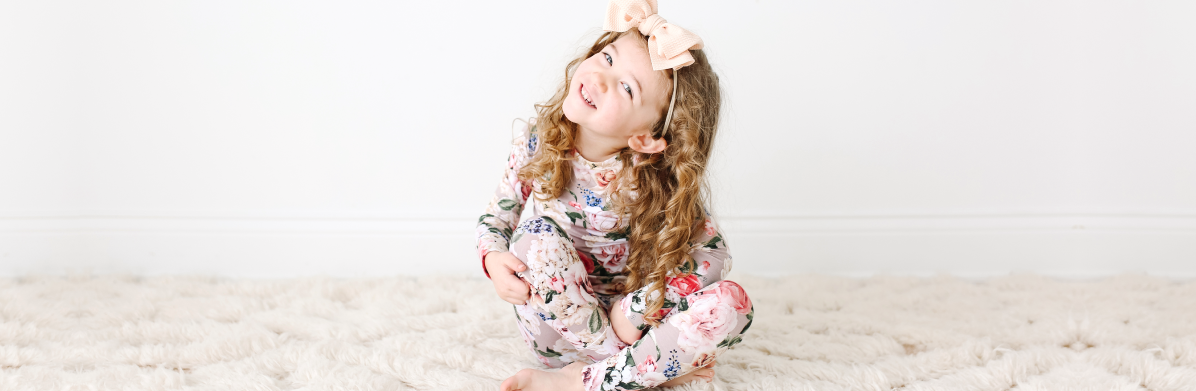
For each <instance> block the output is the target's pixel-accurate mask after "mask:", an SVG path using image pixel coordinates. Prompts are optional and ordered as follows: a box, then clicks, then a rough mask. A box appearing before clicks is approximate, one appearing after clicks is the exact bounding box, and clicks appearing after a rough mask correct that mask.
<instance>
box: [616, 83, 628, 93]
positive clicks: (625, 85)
mask: <svg viewBox="0 0 1196 391" xmlns="http://www.w3.org/2000/svg"><path fill="white" fill-rule="evenodd" d="M619 84H622V85H623V90H624V91H627V95H631V86H629V85H627V83H619Z"/></svg>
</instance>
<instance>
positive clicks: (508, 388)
mask: <svg viewBox="0 0 1196 391" xmlns="http://www.w3.org/2000/svg"><path fill="white" fill-rule="evenodd" d="M531 371H532V370H531V369H524V370H522V371H519V372H518V373H516V374H515V376H511V377H508V378H507V380H503V382H502V384H501V385H499V386H498V389H499V390H500V391H519V390H522V389H523V388H524V387H527V385H528V380H530V379H531V375H532V374H531Z"/></svg>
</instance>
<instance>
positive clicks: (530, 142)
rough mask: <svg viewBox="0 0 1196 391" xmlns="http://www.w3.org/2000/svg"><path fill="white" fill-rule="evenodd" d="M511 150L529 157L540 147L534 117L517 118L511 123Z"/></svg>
mask: <svg viewBox="0 0 1196 391" xmlns="http://www.w3.org/2000/svg"><path fill="white" fill-rule="evenodd" d="M511 133H512V139H511V152H512V153H518V154H520V155H523V156H525V157H531V156H532V155H534V154H535V153H536V151H537V150H538V149H539V147H540V137H539V135H538V132H537V130H536V119H535V118H530V119H526V120H525V119H522V118H517V119H515V121H513V122H512V123H511Z"/></svg>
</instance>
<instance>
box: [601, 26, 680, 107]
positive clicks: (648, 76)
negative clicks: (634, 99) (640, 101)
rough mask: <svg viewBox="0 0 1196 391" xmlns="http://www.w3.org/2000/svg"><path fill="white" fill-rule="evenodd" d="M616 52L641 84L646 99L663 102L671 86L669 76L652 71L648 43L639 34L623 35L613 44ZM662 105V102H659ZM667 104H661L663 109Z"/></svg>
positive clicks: (662, 72)
mask: <svg viewBox="0 0 1196 391" xmlns="http://www.w3.org/2000/svg"><path fill="white" fill-rule="evenodd" d="M610 46H614V47H615V52H617V53H618V54H619V56H621V57H622V60H623V61H622V62H623V64H620V65H626V66H627V69H628V70H629V71H630V73H631V74H632V75H633V76H635V78H636V80H638V81H639V82H640V88H641V89H642V90H643V93H644V95H645V96H644V97H645V98H649V99H653V100H663V99H664V98H665V97H666V96H667V91H666V90H667V87H668V86H669V84H668V83H669V79H668V76H667V75H665V72H664V71H656V70H652V60H651V59H649V58H648V42H647V41H646V40H645V39H644V38H643V36H640V35H639V34H635V33H631V34H623V36H621V37H619V39H616V40H615V41H614V42H611V44H610ZM658 103H660V102H658ZM664 104H665V103H660V105H661V106H662V107H663V106H664Z"/></svg>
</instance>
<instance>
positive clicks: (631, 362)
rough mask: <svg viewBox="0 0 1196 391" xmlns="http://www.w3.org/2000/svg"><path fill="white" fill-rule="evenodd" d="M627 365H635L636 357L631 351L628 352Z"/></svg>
mask: <svg viewBox="0 0 1196 391" xmlns="http://www.w3.org/2000/svg"><path fill="white" fill-rule="evenodd" d="M627 366H632V367H634V366H635V357H633V356H632V355H631V352H630V351H628V352H627Z"/></svg>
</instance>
